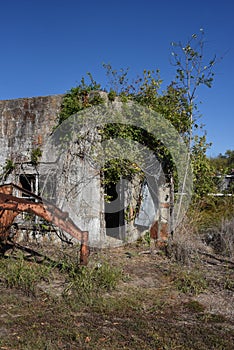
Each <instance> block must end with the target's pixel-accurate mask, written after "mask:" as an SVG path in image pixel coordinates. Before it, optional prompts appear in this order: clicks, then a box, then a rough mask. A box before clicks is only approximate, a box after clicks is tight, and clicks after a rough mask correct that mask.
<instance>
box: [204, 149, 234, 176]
mask: <svg viewBox="0 0 234 350" xmlns="http://www.w3.org/2000/svg"><path fill="white" fill-rule="evenodd" d="M210 163H211V164H212V166H213V167H214V169H215V173H216V175H219V174H230V173H231V172H232V170H233V169H234V150H230V149H229V150H227V151H226V152H225V153H224V154H222V153H220V154H219V155H218V156H217V157H211V158H210Z"/></svg>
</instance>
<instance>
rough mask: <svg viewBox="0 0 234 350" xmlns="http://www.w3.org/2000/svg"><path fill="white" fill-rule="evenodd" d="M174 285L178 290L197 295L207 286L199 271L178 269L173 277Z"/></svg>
mask: <svg viewBox="0 0 234 350" xmlns="http://www.w3.org/2000/svg"><path fill="white" fill-rule="evenodd" d="M175 285H176V287H177V289H178V291H179V292H182V293H185V294H190V295H198V294H200V293H202V292H204V291H205V290H206V288H207V286H208V284H207V281H206V279H205V278H204V275H203V274H202V273H201V272H200V271H195V270H193V271H183V270H181V271H179V272H178V274H177V276H176V278H175Z"/></svg>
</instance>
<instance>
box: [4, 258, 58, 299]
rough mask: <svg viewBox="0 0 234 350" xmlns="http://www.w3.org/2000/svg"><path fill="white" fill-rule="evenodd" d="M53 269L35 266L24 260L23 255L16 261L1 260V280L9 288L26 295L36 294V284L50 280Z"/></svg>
mask: <svg viewBox="0 0 234 350" xmlns="http://www.w3.org/2000/svg"><path fill="white" fill-rule="evenodd" d="M50 271H51V267H49V266H43V265H38V264H33V263H32V262H28V261H26V260H24V257H23V255H21V256H19V257H18V258H17V260H16V261H14V260H12V259H10V258H8V259H0V279H1V280H3V281H4V283H5V285H6V286H7V287H8V288H18V289H21V290H23V291H24V292H25V293H26V294H28V295H29V294H34V293H35V288H36V284H37V283H38V282H40V281H41V280H42V279H44V280H45V279H48V277H49V273H50Z"/></svg>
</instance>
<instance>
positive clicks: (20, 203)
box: [0, 184, 89, 265]
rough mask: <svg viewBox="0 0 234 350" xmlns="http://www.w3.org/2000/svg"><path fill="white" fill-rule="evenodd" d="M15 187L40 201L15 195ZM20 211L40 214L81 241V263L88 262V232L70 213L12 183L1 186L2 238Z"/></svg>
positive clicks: (0, 226)
mask: <svg viewBox="0 0 234 350" xmlns="http://www.w3.org/2000/svg"><path fill="white" fill-rule="evenodd" d="M13 187H15V188H17V189H19V190H21V191H22V192H27V194H30V195H31V196H32V197H37V199H38V200H40V202H32V201H30V200H28V199H24V198H18V197H16V196H13V195H12V190H13ZM20 212H28V213H32V214H35V215H37V216H40V217H41V218H43V219H45V220H47V221H48V222H52V223H53V224H54V225H56V226H57V227H59V228H61V229H62V230H64V231H65V232H67V233H68V234H70V235H71V236H72V237H74V238H76V239H77V240H78V241H80V242H81V248H80V263H81V264H82V265H87V264H88V256H89V248H88V232H87V231H82V230H80V229H79V228H78V227H77V226H76V225H75V223H74V222H73V221H72V220H71V218H69V214H68V213H66V212H63V211H62V210H60V209H59V208H57V207H56V206H55V205H53V204H51V203H49V202H48V201H45V202H44V201H42V199H41V198H40V197H38V196H35V195H34V194H33V193H31V192H29V191H25V190H24V189H23V188H21V187H19V186H17V185H14V184H10V185H3V186H0V236H1V237H2V238H4V239H6V238H7V237H8V236H9V229H10V226H11V225H12V223H13V221H14V219H15V217H16V216H17V215H18V214H19V213H20Z"/></svg>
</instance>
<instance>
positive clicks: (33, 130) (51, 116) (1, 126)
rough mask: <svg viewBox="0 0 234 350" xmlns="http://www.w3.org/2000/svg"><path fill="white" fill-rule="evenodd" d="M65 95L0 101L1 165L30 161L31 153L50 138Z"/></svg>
mask: <svg viewBox="0 0 234 350" xmlns="http://www.w3.org/2000/svg"><path fill="white" fill-rule="evenodd" d="M61 101H62V95H55V96H44V97H32V98H20V99H16V100H5V101H0V147H1V154H0V164H4V162H5V160H6V159H12V160H14V161H15V162H27V161H30V152H31V150H32V149H33V148H36V147H39V146H41V145H42V144H43V142H45V140H46V139H47V137H48V136H49V135H50V133H51V131H52V128H53V126H54V125H55V124H56V119H57V116H58V113H59V110H60V105H61Z"/></svg>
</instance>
